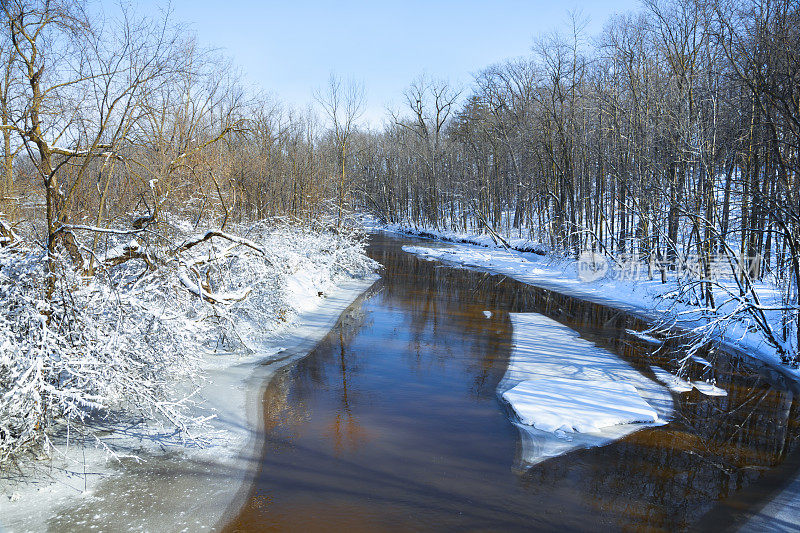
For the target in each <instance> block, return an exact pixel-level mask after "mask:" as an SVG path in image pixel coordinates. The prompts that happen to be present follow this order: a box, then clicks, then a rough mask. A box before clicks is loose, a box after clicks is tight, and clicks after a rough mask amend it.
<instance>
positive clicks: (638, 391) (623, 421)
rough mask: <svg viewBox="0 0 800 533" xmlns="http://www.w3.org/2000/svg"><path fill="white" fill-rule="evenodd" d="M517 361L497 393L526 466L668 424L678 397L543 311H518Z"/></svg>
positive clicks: (514, 353) (515, 315)
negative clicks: (504, 404)
mask: <svg viewBox="0 0 800 533" xmlns="http://www.w3.org/2000/svg"><path fill="white" fill-rule="evenodd" d="M510 316H511V322H512V325H513V328H514V330H513V346H512V348H513V349H512V354H511V360H510V362H509V366H508V370H507V371H506V374H505V376H504V377H503V381H502V382H501V384H500V386H499V387H498V392H499V393H500V394H501V396H502V397H503V398H504V400H505V401H507V402H508V403H509V406H510V407H511V410H512V411H513V414H514V417H515V418H517V419H518V421H517V424H516V425H517V427H518V428H519V430H520V434H521V440H522V454H521V458H520V459H521V462H522V463H524V464H529V465H530V464H535V463H538V462H540V461H543V460H545V459H547V458H549V457H553V456H557V455H561V454H564V453H567V452H570V451H572V450H574V449H577V448H584V447H591V446H601V445H604V444H608V443H609V442H612V441H613V440H615V439H619V438H622V437H624V436H625V435H628V434H630V433H633V432H634V431H637V430H639V429H642V428H645V427H650V426H653V425H659V424H664V423H666V422H667V421H668V420H669V418H670V417H671V415H672V409H673V404H672V395H671V394H670V392H669V390H667V389H666V388H665V387H663V386H661V385H660V384H658V383H656V382H654V381H652V380H650V379H648V378H646V377H645V376H644V375H642V374H641V373H640V372H638V371H637V370H636V369H635V368H633V367H632V366H630V365H629V364H627V363H626V362H625V361H623V360H622V359H620V358H619V357H617V356H616V355H614V354H612V353H611V352H608V351H607V350H604V349H602V348H599V347H598V346H596V345H595V344H594V343H592V342H590V341H588V340H586V339H582V338H580V336H579V335H578V333H577V332H576V331H574V330H572V329H570V328H568V327H567V326H565V325H563V324H561V323H559V322H557V321H555V320H552V319H550V318H547V317H546V316H543V315H541V314H538V313H511V314H510Z"/></svg>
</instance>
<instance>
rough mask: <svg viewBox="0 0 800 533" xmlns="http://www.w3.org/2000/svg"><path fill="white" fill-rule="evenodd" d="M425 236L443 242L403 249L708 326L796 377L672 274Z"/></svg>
mask: <svg viewBox="0 0 800 533" xmlns="http://www.w3.org/2000/svg"><path fill="white" fill-rule="evenodd" d="M382 229H383V230H384V231H389V232H394V233H398V234H409V235H418V234H419V232H418V231H417V230H410V229H409V228H405V227H402V226H390V227H384V228H382ZM440 234H441V235H440ZM425 236H427V237H439V236H441V238H442V241H443V242H439V241H438V240H436V239H432V240H431V241H430V244H427V243H426V244H424V245H415V246H406V247H404V250H406V251H408V252H410V253H414V254H416V255H418V256H419V257H422V258H425V259H429V260H438V261H443V262H445V263H451V264H456V265H460V266H463V267H468V268H478V269H481V270H486V271H489V272H493V273H497V274H503V275H506V276H509V277H511V278H514V279H516V280H518V281H521V282H523V283H528V284H531V285H536V286H538V287H542V288H545V289H549V290H553V291H556V292H559V293H561V294H565V295H568V296H573V297H575V298H579V299H581V300H586V301H590V302H594V303H597V304H599V305H604V306H607V307H612V308H615V309H619V310H621V311H624V312H626V313H629V314H632V315H634V316H637V317H639V318H642V319H643V320H645V321H647V322H661V323H662V324H664V325H665V326H666V325H670V326H672V325H674V326H676V327H678V328H680V329H682V330H684V331H687V330H692V329H697V330H700V329H702V330H703V331H704V332H711V333H709V334H707V336H708V337H713V338H715V339H717V340H719V341H721V342H722V343H723V344H724V345H725V346H726V347H727V348H729V349H734V350H739V351H742V352H745V353H747V354H748V355H750V356H752V357H756V358H758V359H760V360H763V361H765V362H766V363H768V364H771V365H774V367H775V368H776V369H778V370H779V371H780V372H782V373H785V374H787V375H791V376H792V377H793V378H795V379H800V369H796V368H790V367H788V366H786V365H784V364H782V363H781V360H780V356H779V354H778V353H777V352H776V350H775V348H774V347H773V346H771V345H770V344H769V343H767V342H766V341H765V340H764V337H763V336H762V335H761V334H760V333H759V332H758V331H755V329H754V328H753V327H752V323H751V322H750V321H749V320H748V319H747V317H742V319H741V320H740V321H726V322H725V323H724V324H720V325H713V324H712V325H709V321H708V320H707V319H705V318H701V314H702V313H701V311H700V310H698V308H697V307H691V306H688V305H685V304H684V303H682V302H680V301H676V300H675V299H674V298H673V297H672V296H673V295H674V294H675V293H676V290H677V284H676V282H675V281H674V280H671V279H670V280H668V281H667V282H666V283H662V282H661V280H660V279H648V278H647V277H646V276H641V275H638V276H637V277H636V278H635V279H631V277H629V276H626V275H625V274H624V273H619V272H614V271H613V269H609V272H608V273H607V275H604V276H601V277H599V278H598V279H591V280H587V279H585V278H584V279H582V277H581V276H580V275H579V273H578V267H579V265H578V261H575V260H571V259H566V258H563V257H553V256H549V255H542V254H541V253H539V251H538V248H537V246H535V245H534V244H531V243H527V242H526V241H524V240H523V239H518V240H517V241H518V242H517V241H509V243H510V244H511V245H512V246H513V247H518V248H520V249H522V250H526V249H536V250H537V251H536V252H531V251H528V252H526V251H519V250H517V249H513V248H505V247H502V246H499V245H496V244H494V243H493V242H492V239H491V238H490V237H489V236H486V235H483V236H480V235H476V236H473V235H461V234H451V233H448V232H433V233H430V232H426V233H425ZM615 274H616V275H615ZM656 278H658V276H656ZM759 292H760V296H761V300H762V303H763V304H764V305H765V306H769V305H774V306H778V307H779V306H780V300H779V298H778V293H777V291H774V290H772V289H771V288H770V287H768V286H763V287H760V288H759ZM721 299H724V298H721ZM769 317H770V318H772V319H774V321H775V324H774V327H779V320H780V318H779V315H778V313H772V314H771V315H769Z"/></svg>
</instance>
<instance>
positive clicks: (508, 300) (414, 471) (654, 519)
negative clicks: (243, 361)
mask: <svg viewBox="0 0 800 533" xmlns="http://www.w3.org/2000/svg"><path fill="white" fill-rule="evenodd" d="M409 242H410V241H409V240H406V239H399V238H394V237H390V236H384V235H380V234H378V235H374V236H373V237H372V241H371V245H370V248H369V254H370V255H371V256H372V257H373V258H375V259H376V260H378V261H379V262H380V263H381V264H382V265H383V271H382V273H381V275H382V279H381V280H380V281H378V282H377V283H376V284H375V285H374V286H373V287H372V288H371V289H370V290H369V291H368V292H367V293H366V294H365V295H364V296H363V297H362V298H360V299H359V300H358V301H357V302H355V303H354V305H352V306H351V307H350V308H349V309H348V311H346V312H345V313H344V314H343V315H342V317H341V318H340V321H339V323H338V324H337V326H336V327H335V328H334V329H333V330H332V331H331V333H330V334H329V335H328V336H327V337H326V338H325V339H324V340H323V341H322V342H321V343H320V344H319V345H318V346H317V347H316V349H315V350H314V351H313V352H312V353H310V354H309V355H308V356H307V357H305V358H304V359H302V360H300V361H298V362H296V363H295V364H293V365H291V366H290V367H288V368H284V369H283V370H281V371H279V372H278V373H277V374H276V375H275V376H274V377H273V379H272V380H271V381H270V383H269V385H268V386H267V388H266V391H265V394H264V398H263V402H264V403H263V406H264V424H265V430H266V431H265V434H266V437H265V442H264V443H263V451H262V454H261V457H262V460H261V464H260V467H259V470H258V474H257V476H256V478H255V480H254V481H253V485H252V488H251V490H250V492H249V494H247V495H246V500H245V501H242V502H239V504H238V507H240V508H241V510H240V511H238V515H235V516H234V517H233V518H232V520H231V521H230V523H229V524H228V526H227V530H229V531H265V530H267V531H268V530H295V531H315V530H327V531H331V530H345V531H350V532H355V531H407V530H420V529H423V530H429V529H430V530H464V529H466V530H504V531H508V530H531V529H536V530H559V531H563V530H578V531H600V530H604V531H608V530H631V529H635V530H676V529H677V530H681V529H706V530H722V529H731V528H734V527H735V526H736V525H737V524H738V522H739V521H740V520H742V519H744V518H745V517H746V516H747V515H748V513H749V512H751V511H752V510H753V509H755V508H757V507H758V506H759V505H761V504H762V503H763V502H764V501H766V499H767V498H768V497H769V496H770V494H772V493H773V492H774V491H776V490H778V489H779V488H780V487H781V485H782V484H783V482H784V480H785V479H788V478H789V477H790V475H791V474H793V473H794V470H796V468H797V463H798V461H797V453H796V451H795V448H796V443H797V437H798V433H799V432H800V425H798V417H799V416H800V412H798V403H797V401H795V395H794V394H793V392H792V391H791V388H792V386H791V384H790V383H789V382H788V381H787V380H785V378H783V377H782V376H781V374H780V373H777V372H775V371H771V370H770V369H768V368H767V367H765V366H763V365H759V364H757V363H756V362H754V361H752V360H749V359H748V358H747V357H746V356H742V355H735V354H734V355H729V354H725V353H706V354H704V355H705V357H707V358H709V359H712V360H713V361H714V367H713V369H712V370H710V371H709V370H707V369H705V368H704V367H703V365H701V364H694V366H692V367H691V368H690V369H689V370H690V373H694V374H696V376H690V377H699V376H700V374H701V373H704V377H706V378H709V377H712V378H714V379H716V381H717V385H719V386H720V387H722V388H724V389H725V390H727V391H728V395H727V396H724V397H709V396H704V395H702V394H700V393H699V392H697V391H696V390H694V391H692V392H690V393H684V394H680V395H677V394H675V395H673V399H674V402H675V413H674V417H673V419H672V421H671V422H670V423H669V424H667V425H665V426H661V427H654V428H647V429H643V430H641V431H638V432H635V433H633V434H631V435H629V436H627V437H625V438H623V439H621V440H619V441H616V442H613V443H611V444H609V445H606V446H602V447H596V448H591V449H584V450H576V451H573V452H571V453H568V454H566V455H563V456H560V457H556V458H553V459H549V460H546V461H544V462H541V463H538V464H536V465H534V466H529V465H526V464H525V463H523V462H522V461H521V444H520V435H519V433H518V430H517V428H516V427H515V426H514V425H513V424H512V423H511V421H510V417H509V411H508V408H507V407H506V406H505V405H504V404H503V402H502V401H501V400H500V399H499V398H498V395H497V390H496V388H497V386H498V383H499V382H500V380H501V379H502V377H503V375H504V373H505V370H506V367H507V365H508V361H509V356H510V353H511V339H512V328H511V321H510V318H509V312H526V313H527V312H537V313H542V314H544V315H546V316H548V317H551V318H554V319H556V320H558V321H559V322H561V323H563V324H565V325H567V326H569V327H571V328H573V329H575V330H576V331H578V332H579V333H580V335H581V337H583V338H585V339H588V340H590V341H592V342H594V343H596V344H597V345H598V346H600V347H602V348H604V349H606V350H609V351H611V352H612V353H614V354H616V355H617V356H619V357H621V358H622V359H624V360H625V361H626V362H627V363H629V364H630V365H631V366H633V367H634V368H636V369H637V370H639V371H640V372H641V373H642V374H643V375H645V376H646V377H648V378H651V379H655V377H654V375H653V373H652V371H651V370H650V365H652V364H659V365H661V366H663V367H666V368H669V366H670V364H672V361H673V360H674V359H675V358H676V356H679V355H680V353H679V348H678V347H671V346H663V347H662V348H661V349H660V350H658V351H657V352H656V353H652V352H654V346H653V345H652V344H649V343H647V342H645V341H643V340H641V339H639V338H637V337H636V336H633V335H631V334H630V333H628V332H626V330H631V329H634V330H642V329H644V328H645V327H646V326H645V324H643V323H641V322H640V321H639V320H637V319H635V318H632V317H629V316H626V315H623V314H621V313H619V312H617V311H614V310H611V309H608V308H604V307H600V306H597V305H594V304H590V303H586V302H581V301H578V300H575V299H572V298H569V297H566V296H562V295H559V294H556V293H552V292H550V291H546V290H543V289H538V288H535V287H531V286H528V285H524V284H522V283H519V282H516V281H514V280H511V279H509V278H506V277H503V276H496V275H489V274H486V273H482V272H476V271H470V270H465V269H458V268H451V267H448V266H445V265H442V264H440V263H435V262H427V261H422V260H419V259H417V258H416V257H414V256H413V255H411V254H408V253H405V252H403V251H402V249H401V247H402V245H403V244H408V243H409ZM484 311H490V312H491V316H490V317H488V318H487V316H486V314H485V313H484ZM709 372H710V374H709ZM787 459H788V460H787Z"/></svg>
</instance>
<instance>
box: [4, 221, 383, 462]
mask: <svg viewBox="0 0 800 533" xmlns="http://www.w3.org/2000/svg"><path fill="white" fill-rule="evenodd" d="M148 234H152V230H149V232H148V233H145V232H142V234H137V235H135V237H134V239H133V240H131V235H130V234H125V235H117V236H111V237H109V238H108V239H107V241H108V242H107V244H106V245H105V246H104V248H105V249H104V250H95V251H94V257H95V259H96V262H97V268H96V270H95V271H94V274H93V275H91V276H87V275H84V274H85V272H84V271H81V269H76V268H75V266H73V265H72V264H71V263H70V262H69V260H57V261H56V262H55V265H56V268H55V270H56V274H55V278H56V290H55V292H54V294H53V295H52V297H50V298H49V299H48V298H47V296H46V294H45V286H46V284H45V283H44V280H45V276H46V274H47V272H46V271H47V262H46V256H45V255H44V253H43V252H41V251H39V250H38V249H37V248H36V247H35V246H34V245H33V244H29V245H28V246H26V245H25V243H23V242H20V243H17V244H16V245H15V247H13V248H11V247H6V248H0V307H2V312H0V462H3V461H4V460H6V459H8V458H9V457H11V456H14V455H16V454H18V453H19V452H20V451H22V450H26V449H38V450H45V451H46V450H48V449H49V444H50V441H51V436H52V435H53V433H54V432H56V431H59V430H64V429H66V428H70V429H71V430H73V431H74V430H75V429H80V431H81V432H83V433H88V434H93V429H92V427H93V425H92V422H93V421H95V420H98V419H102V418H104V417H108V416H109V415H116V414H120V413H123V414H124V415H125V416H128V417H131V416H133V417H138V418H141V419H145V420H147V421H150V422H158V423H162V424H167V425H168V426H171V427H172V428H173V429H176V430H177V433H178V434H179V435H181V436H182V437H186V436H188V437H194V436H196V434H195V432H194V430H197V429H199V428H200V427H201V426H202V422H203V421H204V420H206V416H207V415H208V414H209V413H203V412H201V410H199V409H196V408H193V406H192V403H191V402H192V390H193V389H192V387H191V386H189V387H186V386H185V384H187V383H189V384H191V383H192V382H193V381H197V380H200V379H202V368H203V365H202V364H201V363H202V361H203V357H204V356H206V355H208V354H210V353H212V352H215V351H223V352H229V351H232V350H238V351H248V352H253V351H258V349H259V345H260V341H261V339H263V338H264V336H265V335H269V334H270V333H274V332H275V330H276V329H278V328H280V327H282V326H284V325H285V324H286V323H287V322H291V321H292V320H293V318H294V317H295V316H296V315H297V314H298V313H300V312H302V311H303V310H305V309H308V308H311V307H313V306H315V305H317V303H318V302H319V301H320V300H321V299H322V298H324V296H325V294H326V293H327V292H329V291H330V290H331V289H332V288H334V287H335V285H336V284H337V283H339V282H341V281H342V280H344V279H347V278H352V277H363V276H365V275H368V274H369V273H371V272H372V271H373V270H374V267H375V264H374V262H372V261H371V260H369V259H367V258H366V256H365V255H364V254H363V250H364V248H363V247H364V239H363V238H362V237H363V235H362V234H359V233H358V232H357V231H355V232H354V231H348V232H347V233H344V232H343V231H337V230H334V228H332V227H331V226H329V225H322V226H317V227H314V228H305V227H302V226H298V225H288V224H278V225H276V224H274V223H273V224H255V225H252V226H249V227H237V228H234V229H233V230H231V231H230V232H229V233H222V232H218V231H212V230H207V231H198V230H196V229H194V228H192V227H191V226H187V225H183V227H182V229H181V228H180V227H178V226H174V225H173V227H172V229H170V230H169V238H165V237H164V235H161V236H159V238H158V239H151V240H150V241H149V242H148V241H147V240H146V237H147V235H148ZM165 234H166V233H165ZM85 249H86V248H84V250H85ZM125 250H128V251H130V250H136V251H137V252H143V253H145V255H147V263H149V264H146V263H145V261H144V260H142V259H141V258H133V259H129V260H125V261H117V260H115V258H117V259H119V258H120V257H121V256H120V253H124V252H125ZM84 266H85V265H84ZM84 270H85V269H84ZM231 357H234V355H231ZM177 382H181V383H182V384H183V385H182V386H181V387H177V386H176V385H175V384H176V383H177ZM73 434H74V433H73ZM95 436H96V435H95Z"/></svg>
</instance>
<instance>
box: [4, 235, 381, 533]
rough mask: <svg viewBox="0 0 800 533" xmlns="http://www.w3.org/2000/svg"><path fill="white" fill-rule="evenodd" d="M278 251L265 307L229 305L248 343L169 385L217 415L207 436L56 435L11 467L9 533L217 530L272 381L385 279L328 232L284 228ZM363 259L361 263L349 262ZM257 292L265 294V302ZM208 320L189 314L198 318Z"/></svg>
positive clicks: (250, 455) (243, 474)
mask: <svg viewBox="0 0 800 533" xmlns="http://www.w3.org/2000/svg"><path fill="white" fill-rule="evenodd" d="M267 244H269V243H267ZM271 244H272V247H271V248H270V254H271V261H272V262H274V263H275V264H276V265H278V266H279V269H280V271H279V272H277V276H276V277H274V279H270V280H269V283H268V284H266V286H265V287H264V288H262V287H256V289H255V290H254V291H253V294H251V296H250V298H258V297H259V296H261V298H259V299H258V301H251V302H249V303H248V304H247V306H246V307H244V308H241V309H239V311H236V310H231V309H230V308H228V310H227V311H232V312H229V313H228V316H227V317H228V318H230V317H233V318H234V320H233V323H231V324H229V326H230V329H229V330H226V331H229V332H231V333H235V334H237V335H238V336H239V337H240V338H241V340H242V342H241V343H235V345H236V346H238V349H236V350H233V351H231V350H213V346H212V349H206V350H205V351H204V352H203V353H202V354H201V355H200V356H199V358H198V360H197V361H196V364H195V367H194V368H195V370H194V371H193V372H191V373H184V374H182V375H176V376H175V382H174V383H173V384H172V385H171V388H172V389H174V391H176V396H178V397H180V396H181V391H183V392H184V393H186V392H189V393H191V403H190V404H188V405H189V408H188V412H187V413H186V415H187V419H197V418H202V417H207V416H213V418H211V419H210V420H208V421H207V422H206V423H205V425H204V427H203V428H202V432H201V434H200V438H198V439H197V440H195V441H182V440H181V438H180V437H179V436H178V435H177V434H176V432H175V431H174V429H169V428H168V426H164V425H159V424H155V423H153V422H152V421H149V420H143V419H141V418H131V419H127V418H125V415H124V414H117V415H115V416H114V418H113V419H107V420H105V421H94V422H92V424H93V425H94V427H93V428H92V433H93V435H92V437H91V438H88V439H83V438H76V437H75V435H74V434H72V435H66V434H60V433H58V434H54V435H52V436H51V439H52V443H53V445H54V447H53V448H51V449H50V453H49V454H48V455H42V457H41V458H40V459H39V460H27V459H26V460H23V461H20V462H19V463H17V464H15V465H9V466H8V467H6V468H4V469H3V473H2V476H0V530H3V531H6V530H7V531H42V530H46V529H48V528H52V529H59V530H61V529H68V530H73V529H87V530H88V529H95V530H106V531H128V530H136V529H141V530H159V531H199V530H208V529H212V528H214V526H217V525H219V523H220V521H221V520H223V519H224V513H225V511H226V510H228V509H229V507H230V505H231V503H232V502H233V501H234V500H235V498H236V496H237V494H238V493H239V491H241V490H244V487H245V485H246V483H247V480H248V476H250V475H252V474H253V472H252V470H253V469H254V468H255V465H256V464H257V459H258V455H259V453H260V443H261V442H262V441H263V439H262V438H261V437H262V433H261V431H260V428H259V426H260V421H261V416H262V413H261V411H260V406H261V402H260V401H259V399H260V397H261V395H262V394H263V387H264V384H265V383H266V382H267V381H268V379H269V377H270V376H271V375H272V373H274V372H275V371H276V370H277V369H278V368H280V367H281V366H283V365H284V364H287V363H289V362H291V361H293V360H295V359H296V358H298V357H302V356H303V355H305V354H306V353H307V352H308V351H310V350H311V349H312V348H313V347H314V345H315V344H316V343H317V342H318V341H319V340H320V339H321V338H322V337H323V336H324V335H325V334H326V333H327V332H328V331H329V330H330V328H331V327H332V326H333V325H334V324H335V322H336V320H337V318H338V317H339V316H340V315H341V313H342V312H343V311H345V310H346V309H347V307H348V306H349V305H350V304H351V303H352V302H353V301H354V300H356V299H357V298H358V296H359V295H360V294H362V293H363V292H364V291H365V290H366V289H367V288H368V287H369V286H370V285H371V284H372V283H373V282H374V280H375V279H376V276H375V274H372V273H371V272H372V269H373V267H374V263H372V262H371V261H370V260H368V259H367V258H366V257H365V256H363V255H362V256H361V257H362V258H363V259H358V258H357V256H356V255H353V254H358V253H360V252H359V248H358V247H354V248H353V249H351V250H337V249H336V248H337V247H336V246H335V245H334V243H333V241H331V240H330V239H327V238H325V237H323V236H320V238H317V237H315V236H314V235H310V234H307V233H306V234H301V233H298V234H296V235H287V234H286V233H285V232H284V233H283V234H281V235H280V236H278V237H277V238H275V239H273V241H272V242H271ZM293 250H294V251H293ZM340 253H345V254H348V257H347V258H342V257H340V256H337V254H340ZM315 254H319V257H317V256H316V255H315ZM354 259H355V260H356V262H357V263H359V268H355V269H348V268H347V267H343V263H346V262H347V261H352V260H354ZM240 260H241V259H240ZM245 266H252V264H247V263H246V265H245ZM350 266H352V264H351V265H350ZM245 272H246V271H245ZM239 277H241V276H239ZM236 281H237V280H236V279H234V280H230V279H228V280H225V282H224V283H225V284H231V283H235V282H236ZM238 281H241V280H238ZM248 281H249V282H250V284H251V285H256V286H257V285H258V283H259V280H258V279H250V280H248ZM276 284H277V285H276ZM269 287H272V288H271V289H270V288H269ZM259 289H263V290H266V291H267V292H264V294H263V295H259V293H258V291H259ZM273 290H275V291H277V292H274V293H273V292H272V291H273ZM265 297H266V298H267V299H265ZM197 301H198V302H200V300H199V299H198V300H197ZM200 306H201V307H202V304H200ZM173 311H174V310H173ZM195 311H197V309H195ZM206 316H207V315H206V314H203V313H191V317H192V318H193V319H194V320H197V321H198V322H199V321H202V320H204V319H205V318H206ZM186 322H187V326H188V325H190V323H191V322H192V320H189V319H188V317H187V318H186ZM215 331H216V330H215ZM202 332H203V330H202V328H201V327H199V326H196V328H195V329H194V330H193V331H192V333H193V334H195V335H197V337H198V339H197V342H198V343H199V344H198V346H199V345H204V346H209V345H208V338H210V337H208V336H202V335H201V333H202ZM98 439H99V440H98ZM101 443H102V445H100V444H101ZM115 456H116V457H115ZM133 456H135V457H133Z"/></svg>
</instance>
